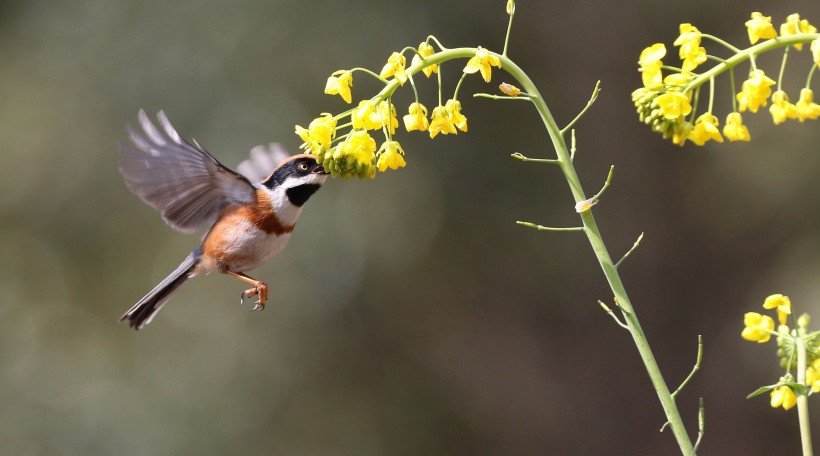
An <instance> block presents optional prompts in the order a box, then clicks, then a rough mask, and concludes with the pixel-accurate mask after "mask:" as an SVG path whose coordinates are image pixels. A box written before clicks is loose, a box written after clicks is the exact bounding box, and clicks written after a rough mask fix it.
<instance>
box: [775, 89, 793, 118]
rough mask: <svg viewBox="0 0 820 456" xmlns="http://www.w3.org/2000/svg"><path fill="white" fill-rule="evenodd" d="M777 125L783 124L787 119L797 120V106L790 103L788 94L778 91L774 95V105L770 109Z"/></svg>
mask: <svg viewBox="0 0 820 456" xmlns="http://www.w3.org/2000/svg"><path fill="white" fill-rule="evenodd" d="M769 112H770V113H771V114H772V120H773V121H774V124H775V125H779V124H782V123H783V122H785V121H786V119H796V118H797V106H795V105H793V104H791V103H789V96H788V95H786V92H784V91H782V90H778V91H777V92H775V93H774V94H773V95H772V105H771V106H770V107H769Z"/></svg>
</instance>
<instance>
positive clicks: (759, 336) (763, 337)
mask: <svg viewBox="0 0 820 456" xmlns="http://www.w3.org/2000/svg"><path fill="white" fill-rule="evenodd" d="M743 324H744V325H746V327H745V328H743V332H741V333H740V336H741V337H743V338H744V339H746V340H748V341H752V342H757V343H760V344H762V343H763V342H768V341H769V339H770V338H771V337H772V335H771V334H770V333H769V332H768V331H774V320H772V317H770V316H768V315H760V314H759V313H757V312H746V314H745V315H743Z"/></svg>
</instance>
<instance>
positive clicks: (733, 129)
mask: <svg viewBox="0 0 820 456" xmlns="http://www.w3.org/2000/svg"><path fill="white" fill-rule="evenodd" d="M723 134H724V135H726V139H728V140H729V141H750V140H751V139H752V137H751V136H750V135H749V129H748V128H746V125H743V117H742V116H741V115H740V113H739V112H731V113H729V115H728V116H726V125H725V126H724V127H723Z"/></svg>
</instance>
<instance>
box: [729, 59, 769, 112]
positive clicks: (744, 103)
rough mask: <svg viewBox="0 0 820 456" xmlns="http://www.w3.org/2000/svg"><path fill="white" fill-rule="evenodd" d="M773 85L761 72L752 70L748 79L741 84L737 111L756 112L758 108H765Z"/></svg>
mask: <svg viewBox="0 0 820 456" xmlns="http://www.w3.org/2000/svg"><path fill="white" fill-rule="evenodd" d="M773 85H774V81H773V80H772V79H771V78H769V77H768V76H766V73H764V72H763V70H760V69H757V70H752V71H751V72H750V73H749V79H747V80H745V81H744V82H743V86H742V87H741V90H740V93H739V94H737V101H738V102H739V103H740V107H739V109H738V111H740V112H744V111H746V110H747V109H748V110H749V111H752V112H757V109H758V108H759V107H761V106H766V100H767V99H768V98H769V96H770V95H771V94H772V89H771V87H772V86H773Z"/></svg>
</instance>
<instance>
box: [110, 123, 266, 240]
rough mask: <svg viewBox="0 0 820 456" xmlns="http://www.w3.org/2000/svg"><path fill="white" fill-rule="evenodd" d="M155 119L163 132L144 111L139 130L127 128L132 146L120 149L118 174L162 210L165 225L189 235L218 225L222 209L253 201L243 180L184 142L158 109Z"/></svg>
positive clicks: (197, 148)
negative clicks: (211, 225)
mask: <svg viewBox="0 0 820 456" xmlns="http://www.w3.org/2000/svg"><path fill="white" fill-rule="evenodd" d="M157 119H158V120H159V125H160V126H161V127H162V131H160V130H158V129H157V127H156V126H154V124H153V123H152V122H151V120H150V119H149V118H148V116H147V115H146V114H145V111H143V110H140V112H139V123H140V127H142V131H138V130H136V129H134V128H131V126H130V125H128V135H129V138H130V139H131V143H130V144H123V145H122V147H121V148H120V150H121V152H122V160H121V161H120V174H122V177H123V179H124V180H125V185H127V186H128V189H129V190H131V191H132V192H133V193H134V194H136V195H137V196H139V197H140V198H141V199H142V200H143V201H145V203H147V204H148V205H150V206H152V207H153V208H155V209H157V210H158V211H160V213H161V214H162V218H163V219H164V220H165V222H166V223H167V224H168V225H170V226H171V227H172V228H174V229H176V230H179V231H182V232H185V233H190V232H193V231H196V230H197V229H199V228H201V227H203V226H206V225H209V224H211V223H213V222H214V221H216V218H217V217H218V216H219V213H220V211H221V210H222V209H223V208H224V207H225V206H227V205H229V204H240V203H249V202H252V201H254V198H255V192H256V191H255V189H254V187H253V185H251V183H250V182H249V181H248V179H247V178H245V177H244V176H242V175H240V174H238V173H236V172H234V171H231V170H230V169H228V168H226V167H225V166H223V165H222V164H221V163H219V161H217V159H215V158H214V157H213V156H211V154H209V153H208V152H207V151H206V150H205V149H204V148H203V147H202V146H200V145H199V143H197V142H196V141H193V144H191V143H189V142H187V141H185V140H184V139H182V138H181V137H180V136H179V134H178V133H177V132H176V130H175V129H174V127H173V126H172V125H171V123H170V122H169V121H168V118H167V117H166V116H165V113H163V112H162V111H160V112H159V113H158V114H157Z"/></svg>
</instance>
